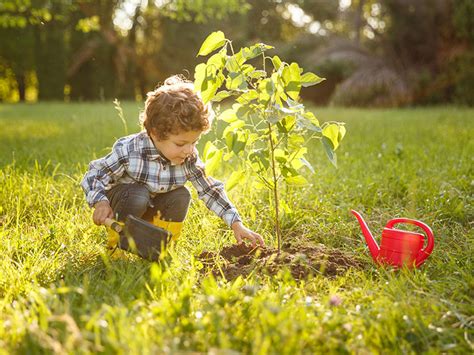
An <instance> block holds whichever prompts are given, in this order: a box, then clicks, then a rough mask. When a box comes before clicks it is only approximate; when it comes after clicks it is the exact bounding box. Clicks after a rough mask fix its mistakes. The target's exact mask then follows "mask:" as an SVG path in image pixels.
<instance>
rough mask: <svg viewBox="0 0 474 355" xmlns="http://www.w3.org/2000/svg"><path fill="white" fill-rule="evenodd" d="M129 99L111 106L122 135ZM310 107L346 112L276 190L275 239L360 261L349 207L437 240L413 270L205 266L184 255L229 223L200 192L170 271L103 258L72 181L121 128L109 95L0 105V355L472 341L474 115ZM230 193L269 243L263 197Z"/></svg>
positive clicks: (330, 115) (388, 347) (457, 346)
mask: <svg viewBox="0 0 474 355" xmlns="http://www.w3.org/2000/svg"><path fill="white" fill-rule="evenodd" d="M140 108H141V105H139V104H135V103H126V104H124V105H123V109H124V113H125V118H126V119H127V121H128V129H129V131H130V132H135V131H137V130H138V129H139V127H138V125H137V115H138V112H139V110H140ZM315 112H316V114H317V116H318V118H319V119H320V121H326V120H341V121H345V122H347V131H348V133H347V136H346V138H345V139H344V142H343V144H342V146H341V147H340V149H338V161H339V169H337V170H336V169H334V168H333V167H332V166H331V165H330V163H329V161H328V160H327V159H326V158H325V156H324V153H323V150H322V147H320V145H319V143H318V144H315V145H314V146H311V147H310V152H311V156H310V158H311V162H312V163H313V164H314V166H315V169H316V174H315V175H312V176H308V178H309V180H310V181H311V185H310V186H307V187H304V188H300V189H296V188H290V189H287V190H286V191H285V194H286V200H287V201H288V203H289V204H291V205H292V206H293V208H294V212H293V213H292V214H289V215H286V216H284V221H283V230H284V234H285V235H288V236H290V235H291V236H292V238H296V237H295V236H301V238H308V239H310V240H312V241H314V242H316V243H324V244H326V245H327V246H328V247H331V248H339V249H341V250H344V251H345V252H347V253H348V254H350V255H354V256H360V255H363V256H364V258H366V259H367V260H369V259H370V256H369V255H368V250H367V248H366V246H365V243H364V242H363V240H362V236H361V232H360V229H359V227H358V224H357V222H356V220H355V218H353V217H352V216H350V215H349V213H348V211H349V210H350V209H351V208H354V209H356V210H358V211H360V212H362V213H363V215H364V216H365V217H366V219H367V221H368V224H369V226H370V228H371V229H372V231H373V233H374V235H376V236H377V237H379V236H380V233H381V230H382V228H383V226H384V224H385V223H386V222H387V221H388V220H389V219H391V218H393V217H400V216H406V217H410V218H416V219H420V220H422V221H424V222H426V223H427V224H428V225H430V226H431V227H432V229H433V230H434V234H435V241H436V245H435V249H434V251H433V254H432V255H431V256H430V258H429V259H428V260H427V262H426V263H425V264H424V265H423V267H422V268H421V269H419V270H414V271H406V270H402V271H397V272H394V271H390V270H385V269H377V268H376V267H375V266H374V267H372V268H369V269H367V270H349V271H348V272H347V273H346V274H344V275H343V276H339V277H337V278H335V279H327V278H324V277H322V276H315V277H312V278H310V279H309V280H306V281H305V282H295V281H294V280H293V279H292V278H291V277H290V276H289V274H288V272H285V271H282V272H281V273H280V274H279V275H277V276H276V277H269V276H266V275H263V274H254V275H252V276H251V277H250V278H248V279H245V280H244V279H237V280H236V281H234V282H226V281H224V280H222V279H218V280H214V279H212V278H210V277H207V278H202V277H201V276H200V274H199V268H200V267H201V265H200V263H199V262H198V261H195V259H194V258H193V256H195V255H198V254H199V253H200V252H201V251H202V250H203V249H208V250H211V251H216V250H219V249H220V248H222V247H223V246H224V245H229V244H231V243H232V242H233V236H232V233H231V232H230V231H229V230H228V229H226V228H225V227H224V225H223V223H222V222H220V221H219V219H218V218H217V217H215V216H214V215H212V214H211V213H210V212H209V211H207V210H206V208H205V207H204V206H203V204H202V203H200V202H197V201H196V200H195V202H193V204H192V205H191V209H190V212H189V215H188V218H187V223H186V226H185V230H184V233H183V235H182V237H181V238H180V240H179V241H178V242H177V244H176V245H175V247H174V248H172V250H170V254H171V255H172V259H170V262H169V265H168V267H160V266H158V265H157V264H150V263H147V262H145V261H142V260H139V259H138V258H136V257H133V256H131V257H129V258H128V259H126V260H109V259H108V258H107V256H106V254H105V250H104V243H105V238H106V237H105V231H104V230H103V229H102V228H99V227H96V226H95V225H94V224H93V223H92V219H91V211H90V209H89V208H88V207H87V206H86V203H85V200H84V197H83V193H82V191H81V189H80V187H79V182H80V180H81V178H82V175H83V174H84V172H85V170H86V168H87V163H88V162H89V161H90V160H92V159H93V158H95V157H99V156H102V155H104V154H105V153H106V152H107V150H108V149H109V148H108V147H110V146H111V145H112V144H113V142H114V138H115V137H119V136H122V135H123V132H124V127H123V124H122V122H121V120H120V119H119V117H118V115H117V113H116V111H115V110H114V107H113V104H112V103H107V104H36V105H0V240H1V243H0V270H1V273H0V349H2V350H0V352H1V351H4V352H8V353H10V352H20V353H24V352H29V353H42V352H52V351H53V352H74V353H76V352H77V353H92V352H106V353H111V352H120V353H140V354H142V353H150V354H152V353H163V352H177V351H198V352H208V351H214V353H220V354H231V353H232V352H231V350H233V351H237V352H242V353H259V354H265V353H274V354H294V353H300V352H302V353H316V352H332V353H334V352H337V353H339V352H340V353H371V352H375V353H418V352H432V353H439V352H451V353H469V352H472V351H473V343H474V330H473V328H474V312H473V311H474V308H473V296H474V292H473V290H474V276H473V275H474V272H473V271H474V270H473V262H472V257H473V250H474V243H473V239H474V238H473V237H474V236H473V232H472V221H473V220H474V210H473V187H474V176H473V166H474V164H473V157H474V143H473V139H472V137H473V135H474V110H472V109H463V108H455V107H440V108H423V109H421V108H420V109H404V110H356V109H327V108H324V109H315ZM203 143H204V142H201V143H200V145H201V147H202V144H203ZM231 169H232V167H231V166H230V165H229V166H224V167H222V169H221V170H220V171H219V173H218V174H217V177H218V178H220V179H223V180H225V178H226V176H228V175H229V172H230V171H231ZM229 196H230V198H231V199H232V200H233V201H234V202H235V204H236V205H237V207H238V208H239V210H240V211H241V213H242V215H243V217H244V219H245V222H246V223H247V224H248V225H249V226H250V227H251V228H253V229H255V230H257V231H258V232H260V233H261V234H262V235H264V237H265V240H266V242H267V244H269V245H275V244H276V240H275V237H274V236H273V224H272V218H271V214H270V212H269V211H270V208H269V205H268V201H267V200H266V194H265V193H264V194H262V193H261V192H256V191H253V190H252V189H251V188H250V187H249V184H245V183H244V184H242V185H240V186H238V187H236V188H235V189H233V190H231V191H230V192H229ZM334 296H337V297H339V298H340V299H341V300H342V303H341V304H340V305H332V303H331V302H330V300H331V297H334ZM218 350H220V351H221V352H218Z"/></svg>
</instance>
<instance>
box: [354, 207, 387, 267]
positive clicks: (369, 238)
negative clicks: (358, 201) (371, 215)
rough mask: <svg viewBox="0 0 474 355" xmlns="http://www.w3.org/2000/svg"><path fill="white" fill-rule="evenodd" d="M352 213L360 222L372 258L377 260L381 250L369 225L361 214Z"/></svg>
mask: <svg viewBox="0 0 474 355" xmlns="http://www.w3.org/2000/svg"><path fill="white" fill-rule="evenodd" d="M351 212H352V214H353V215H354V216H356V218H357V220H358V221H359V224H360V227H361V229H362V234H364V237H365V241H366V243H367V245H368V247H369V250H370V253H371V254H372V258H373V259H374V260H377V257H378V256H379V253H380V248H379V245H378V244H377V242H376V241H375V239H374V237H373V235H372V233H371V232H370V230H369V226H368V225H367V223H365V221H364V219H363V218H362V216H361V215H360V213H359V212H356V211H354V210H351Z"/></svg>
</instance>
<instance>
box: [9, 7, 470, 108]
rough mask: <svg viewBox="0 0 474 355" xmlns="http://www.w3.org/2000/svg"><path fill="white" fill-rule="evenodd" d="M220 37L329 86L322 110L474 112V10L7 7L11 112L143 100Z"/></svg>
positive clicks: (319, 95) (320, 96) (316, 97)
mask: <svg viewBox="0 0 474 355" xmlns="http://www.w3.org/2000/svg"><path fill="white" fill-rule="evenodd" d="M216 30H223V31H224V32H225V34H226V36H227V37H228V38H231V39H232V40H233V41H234V42H235V46H234V47H235V48H238V47H239V46H242V45H249V44H253V43H255V42H258V41H260V42H264V43H267V44H271V45H273V46H275V47H276V49H275V50H274V51H275V54H278V55H280V56H281V57H282V58H284V59H285V60H287V61H292V60H293V61H297V62H298V63H300V64H301V65H302V66H303V67H304V68H305V70H308V71H313V72H315V73H317V74H318V75H321V76H325V77H326V78H327V79H328V80H326V81H325V82H324V83H322V84H320V85H318V86H317V87H314V88H307V89H305V90H304V91H303V93H302V95H303V97H304V98H306V99H310V100H312V101H314V102H315V103H318V104H328V103H330V104H336V105H351V106H401V105H409V104H434V103H459V104H467V105H472V104H473V102H474V95H473V94H474V65H473V64H474V49H473V43H474V1H472V0H378V1H377V0H352V1H350V0H341V1H332V0H291V1H285V0H248V1H245V0H155V1H151V0H148V1H147V0H95V1H92V0H78V1H72V0H3V1H1V2H0V101H18V100H19V101H23V100H35V99H38V100H61V101H62V100H109V99H113V98H116V97H117V98H121V99H141V98H142V97H143V95H144V94H145V93H146V92H147V91H149V90H151V89H153V88H154V87H155V86H156V85H157V84H158V83H159V82H160V81H163V79H165V78H166V77H167V76H169V75H171V74H175V73H183V74H185V75H187V76H188V77H189V78H190V79H192V77H193V68H194V66H195V65H196V64H197V63H198V62H199V61H200V59H199V58H196V53H197V52H198V50H199V47H200V44H201V43H202V41H203V40H204V39H205V38H206V36H207V35H208V34H209V33H210V32H212V31H216Z"/></svg>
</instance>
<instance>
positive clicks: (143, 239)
mask: <svg viewBox="0 0 474 355" xmlns="http://www.w3.org/2000/svg"><path fill="white" fill-rule="evenodd" d="M105 225H106V226H107V227H109V228H111V229H112V230H114V231H115V232H117V233H118V235H119V238H118V243H117V246H118V247H119V248H120V249H123V250H126V251H129V252H131V253H134V254H137V255H139V256H141V257H142V258H144V259H147V260H150V261H158V260H159V258H160V253H161V252H162V251H163V250H165V248H166V246H167V245H168V242H169V241H170V240H171V233H170V232H168V231H167V230H165V229H163V228H159V227H157V226H155V225H153V224H151V223H149V222H147V221H144V220H143V219H140V218H137V217H134V216H132V215H128V216H127V218H126V219H125V224H123V223H119V222H117V221H116V220H114V219H111V218H107V219H106V220H105Z"/></svg>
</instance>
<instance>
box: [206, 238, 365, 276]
mask: <svg viewBox="0 0 474 355" xmlns="http://www.w3.org/2000/svg"><path fill="white" fill-rule="evenodd" d="M198 260H200V261H201V262H202V263H203V265H204V268H203V270H202V271H203V272H204V273H208V272H211V273H212V274H213V275H214V276H216V277H220V276H224V277H225V278H226V279H227V280H233V279H235V278H237V277H238V276H243V277H245V276H248V275H249V274H250V273H251V272H252V271H254V270H255V271H256V272H265V273H267V274H270V275H275V274H277V273H278V271H280V270H282V269H284V268H288V269H289V270H290V272H291V274H292V275H293V277H294V278H295V279H296V280H302V279H306V278H308V276H310V275H324V276H327V277H335V276H337V275H341V274H343V273H344V272H346V271H347V270H348V269H349V268H357V269H362V268H364V267H365V266H366V263H365V262H364V261H363V260H361V259H357V258H355V257H353V256H350V255H348V254H346V253H343V252H341V251H339V250H335V249H329V248H328V247H326V246H324V245H323V244H311V243H304V244H299V245H283V248H282V251H281V252H280V254H278V252H277V249H273V248H267V247H265V248H252V247H251V246H248V245H245V244H234V245H231V246H227V247H224V248H223V249H222V250H221V251H220V252H217V253H214V252H210V251H203V252H202V253H201V254H200V255H199V256H198Z"/></svg>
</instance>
